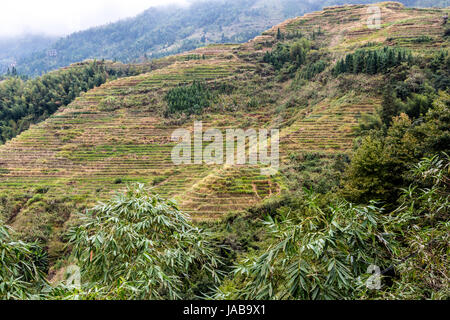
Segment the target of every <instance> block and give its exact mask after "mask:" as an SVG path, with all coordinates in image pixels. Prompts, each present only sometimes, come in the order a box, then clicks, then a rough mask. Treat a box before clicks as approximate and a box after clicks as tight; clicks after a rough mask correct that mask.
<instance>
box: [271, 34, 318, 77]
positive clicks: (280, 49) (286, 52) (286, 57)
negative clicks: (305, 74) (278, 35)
mask: <svg viewBox="0 0 450 320" xmlns="http://www.w3.org/2000/svg"><path fill="white" fill-rule="evenodd" d="M310 48H311V43H310V42H309V41H308V40H306V39H304V38H302V39H301V40H298V41H296V42H294V43H292V44H284V43H278V44H277V46H276V47H275V49H274V50H272V51H271V52H269V51H267V52H266V54H265V55H264V58H263V61H264V62H266V63H270V64H271V65H273V66H274V68H275V69H276V70H280V69H281V68H283V67H284V66H285V64H286V63H288V62H289V63H290V65H292V66H293V70H292V72H294V71H295V70H297V69H298V68H299V67H300V66H301V65H303V64H304V63H305V61H306V54H307V53H308V51H309V50H310Z"/></svg>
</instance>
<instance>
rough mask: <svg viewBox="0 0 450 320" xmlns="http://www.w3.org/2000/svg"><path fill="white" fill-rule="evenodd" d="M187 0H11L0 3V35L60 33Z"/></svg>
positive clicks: (4, 36) (68, 32) (186, 1)
mask: <svg viewBox="0 0 450 320" xmlns="http://www.w3.org/2000/svg"><path fill="white" fill-rule="evenodd" d="M189 2H190V1H189V0H126V1H123V0H77V1H74V0H66V1H61V0H39V1H33V0H14V1H7V2H6V1H5V2H3V1H2V4H1V5H0V38H11V37H17V36H21V35H26V34H41V35H46V36H63V35H67V34H70V33H72V32H76V31H81V30H84V29H87V28H90V27H94V26H98V25H102V24H105V23H110V22H115V21H118V20H120V19H124V18H128V17H133V16H136V15H137V14H139V13H141V12H142V11H144V10H146V9H148V8H150V7H155V6H163V5H172V4H177V5H183V6H186V5H188V4H189Z"/></svg>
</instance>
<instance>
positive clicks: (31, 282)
mask: <svg viewBox="0 0 450 320" xmlns="http://www.w3.org/2000/svg"><path fill="white" fill-rule="evenodd" d="M0 257H1V259H0V299H7V300H11V299H14V300H15V299H33V298H34V299H36V298H38V296H39V292H40V290H42V288H43V287H44V286H45V285H46V279H45V277H46V269H47V258H46V253H45V252H44V251H43V250H42V249H41V248H40V247H39V245H38V244H37V243H25V242H22V241H20V240H17V238H16V237H15V235H14V234H13V233H12V230H11V229H10V228H8V227H7V226H5V225H4V224H3V222H1V221H0Z"/></svg>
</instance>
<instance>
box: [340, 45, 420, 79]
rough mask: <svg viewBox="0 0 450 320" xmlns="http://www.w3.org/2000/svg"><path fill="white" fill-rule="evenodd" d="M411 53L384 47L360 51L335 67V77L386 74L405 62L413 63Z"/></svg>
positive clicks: (348, 56) (349, 55)
mask: <svg viewBox="0 0 450 320" xmlns="http://www.w3.org/2000/svg"><path fill="white" fill-rule="evenodd" d="M411 61H412V56H411V53H408V52H407V51H406V50H404V49H399V48H390V47H384V48H383V49H378V50H367V49H359V50H357V51H356V52H355V53H350V54H348V55H347V56H346V57H345V58H344V59H342V60H340V61H339V62H338V63H337V64H336V66H335V67H334V70H333V73H334V75H335V76H337V75H339V74H341V73H354V74H358V73H367V74H377V73H384V72H386V71H388V70H389V69H390V68H393V67H396V66H399V65H400V64H401V63H403V62H411Z"/></svg>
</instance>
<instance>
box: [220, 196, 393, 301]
mask: <svg viewBox="0 0 450 320" xmlns="http://www.w3.org/2000/svg"><path fill="white" fill-rule="evenodd" d="M381 211H382V209H380V208H378V207H377V206H376V205H375V204H372V205H369V206H365V207H359V206H353V205H351V204H350V203H347V202H338V203H336V204H334V205H330V206H329V207H328V208H321V206H320V205H319V201H318V198H317V196H314V195H313V194H307V196H306V197H305V199H304V201H298V202H297V204H296V205H295V206H294V207H292V206H290V207H284V208H283V207H282V208H280V209H279V210H278V212H279V215H280V218H279V219H272V218H269V219H268V220H267V222H266V225H267V229H268V231H269V232H270V235H271V236H272V237H273V239H274V240H273V242H272V245H271V246H270V247H269V248H268V249H267V251H265V252H264V253H262V254H261V255H258V256H256V257H250V258H244V259H243V260H242V261H240V262H239V265H238V266H237V268H236V270H235V272H234V273H235V275H236V277H237V278H236V283H237V285H236V290H237V292H238V293H237V295H238V296H239V297H240V298H244V299H301V300H305V299H313V300H316V299H349V298H351V297H353V296H354V292H355V288H357V287H358V283H357V277H358V276H360V275H362V274H364V273H365V272H366V270H367V267H368V266H369V265H370V264H378V265H384V264H385V262H384V259H385V257H384V255H385V254H386V251H384V250H379V249H380V245H379V244H378V243H377V240H376V239H377V236H379V231H378V230H377V227H378V225H379V223H380V222H379V219H380V212H381ZM228 294H236V292H233V291H232V292H224V291H222V292H219V294H218V297H222V298H226V297H227V295H228Z"/></svg>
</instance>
